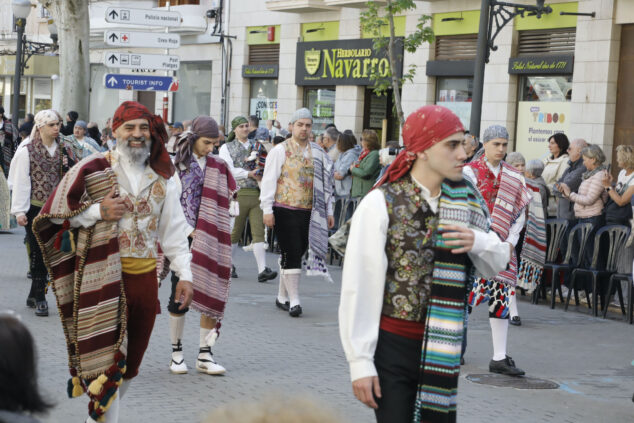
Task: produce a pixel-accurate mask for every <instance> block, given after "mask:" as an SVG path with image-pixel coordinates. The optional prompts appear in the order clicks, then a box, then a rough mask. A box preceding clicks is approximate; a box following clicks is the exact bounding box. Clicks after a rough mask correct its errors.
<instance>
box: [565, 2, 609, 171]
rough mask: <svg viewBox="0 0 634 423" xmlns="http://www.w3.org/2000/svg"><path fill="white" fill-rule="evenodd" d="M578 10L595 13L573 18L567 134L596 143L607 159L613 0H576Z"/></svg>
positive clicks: (570, 136)
mask: <svg viewBox="0 0 634 423" xmlns="http://www.w3.org/2000/svg"><path fill="white" fill-rule="evenodd" d="M579 12H586V13H589V12H596V13H597V16H596V17H595V18H590V17H585V16H579V18H578V20H577V35H576V45H575V69H574V74H573V78H572V105H571V113H570V115H571V116H570V118H571V121H570V134H569V138H571V139H573V138H584V139H585V140H586V141H588V142H589V143H592V144H598V145H599V146H601V148H602V149H603V151H604V153H605V155H606V156H607V157H608V160H609V158H610V157H611V156H612V144H613V139H614V115H615V113H616V84H617V79H618V65H619V49H620V41H621V27H620V26H619V25H616V24H614V0H585V1H580V2H579Z"/></svg>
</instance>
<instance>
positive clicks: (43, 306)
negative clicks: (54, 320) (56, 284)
mask: <svg viewBox="0 0 634 423" xmlns="http://www.w3.org/2000/svg"><path fill="white" fill-rule="evenodd" d="M35 315H36V316H41V317H45V316H48V303H47V302H46V300H44V301H38V302H37V303H36V304H35Z"/></svg>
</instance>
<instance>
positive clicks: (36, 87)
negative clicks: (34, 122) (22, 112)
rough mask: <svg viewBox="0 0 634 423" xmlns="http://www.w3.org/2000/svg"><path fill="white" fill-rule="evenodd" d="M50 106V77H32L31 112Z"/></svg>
mask: <svg viewBox="0 0 634 423" xmlns="http://www.w3.org/2000/svg"><path fill="white" fill-rule="evenodd" d="M51 107H52V103H51V79H50V78H35V79H33V113H37V112H39V111H41V110H46V109H50V108H51Z"/></svg>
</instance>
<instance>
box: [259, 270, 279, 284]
mask: <svg viewBox="0 0 634 423" xmlns="http://www.w3.org/2000/svg"><path fill="white" fill-rule="evenodd" d="M276 277H277V272H274V271H272V270H271V269H270V268H268V267H265V268H264V270H263V271H262V273H260V274H259V275H258V282H266V281H270V280H271V279H275V278H276Z"/></svg>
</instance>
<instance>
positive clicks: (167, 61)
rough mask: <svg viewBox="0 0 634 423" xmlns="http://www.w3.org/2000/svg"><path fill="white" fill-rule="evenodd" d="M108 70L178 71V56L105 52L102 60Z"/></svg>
mask: <svg viewBox="0 0 634 423" xmlns="http://www.w3.org/2000/svg"><path fill="white" fill-rule="evenodd" d="M103 62H104V64H105V65H106V66H107V67H109V68H124V69H151V70H178V69H179V68H180V59H179V57H178V56H171V55H167V54H145V53H143V54H141V53H119V52H112V51H107V52H106V54H105V55H104V59H103Z"/></svg>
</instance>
